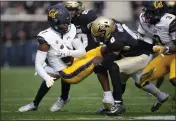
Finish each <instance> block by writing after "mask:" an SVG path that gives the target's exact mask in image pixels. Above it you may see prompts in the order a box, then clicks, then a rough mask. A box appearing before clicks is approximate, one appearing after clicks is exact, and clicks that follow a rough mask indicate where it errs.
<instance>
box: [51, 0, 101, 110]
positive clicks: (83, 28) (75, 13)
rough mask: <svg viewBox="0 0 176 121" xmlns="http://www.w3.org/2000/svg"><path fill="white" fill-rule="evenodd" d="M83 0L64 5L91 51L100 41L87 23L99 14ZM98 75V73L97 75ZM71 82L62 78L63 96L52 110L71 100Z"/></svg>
mask: <svg viewBox="0 0 176 121" xmlns="http://www.w3.org/2000/svg"><path fill="white" fill-rule="evenodd" d="M82 4H83V3H82V2H81V1H64V2H63V5H64V6H65V7H66V8H67V9H68V11H69V13H70V15H71V23H73V24H74V25H75V26H76V30H77V31H76V32H77V36H78V37H79V38H81V41H82V43H83V45H84V47H85V49H86V51H89V50H91V49H94V48H96V47H97V46H98V45H99V43H96V42H95V41H94V39H93V37H92V36H91V32H90V31H89V30H88V28H87V25H88V24H89V23H90V22H92V21H94V20H95V19H96V18H97V14H96V13H95V11H93V10H88V9H84V8H83V6H82ZM97 76H98V75H97ZM70 86H71V85H70V84H68V83H65V82H64V81H63V80H61V96H60V97H59V98H58V99H57V101H56V103H54V104H53V106H52V107H51V111H52V112H55V111H59V110H61V108H63V106H64V105H65V104H67V103H68V101H69V100H70V97H69V90H70Z"/></svg>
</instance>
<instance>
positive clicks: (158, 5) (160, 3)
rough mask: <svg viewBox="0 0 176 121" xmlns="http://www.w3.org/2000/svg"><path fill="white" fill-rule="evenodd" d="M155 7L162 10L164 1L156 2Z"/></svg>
mask: <svg viewBox="0 0 176 121" xmlns="http://www.w3.org/2000/svg"><path fill="white" fill-rule="evenodd" d="M154 7H155V8H156V9H157V8H162V7H163V3H162V1H155V2H154Z"/></svg>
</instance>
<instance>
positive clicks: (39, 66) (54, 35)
mask: <svg viewBox="0 0 176 121" xmlns="http://www.w3.org/2000/svg"><path fill="white" fill-rule="evenodd" d="M48 22H49V23H50V26H51V27H50V28H48V29H46V30H44V31H41V32H40V33H39V34H38V36H37V40H38V42H39V50H38V51H37V54H36V61H35V69H36V71H37V73H38V75H39V76H40V77H41V78H42V79H44V81H43V83H42V85H41V87H40V89H39V91H38V93H37V95H36V98H35V99H34V101H33V102H32V103H31V104H28V105H25V106H23V107H21V108H19V111H20V112H26V111H30V110H36V109H37V107H38V105H39V102H40V101H41V99H42V98H43V97H44V95H45V94H46V93H47V92H48V91H49V89H50V87H51V86H52V85H53V84H54V80H55V78H53V75H54V77H57V78H58V77H61V78H62V79H64V81H65V82H67V83H78V82H80V81H82V80H83V79H84V78H86V77H87V76H88V75H90V74H91V73H92V72H93V69H94V64H93V62H94V58H95V57H96V56H100V57H101V56H102V55H101V51H102V50H103V47H98V48H96V49H92V50H90V51H88V52H87V53H86V51H85V48H84V47H83V44H82V42H81V41H80V38H77V36H76V28H75V26H74V25H73V24H71V18H70V14H69V12H68V10H67V9H66V8H65V7H64V6H63V5H59V4H58V5H54V6H51V7H50V8H49V10H48ZM70 56H72V57H76V58H77V59H76V60H75V61H74V62H73V64H72V65H71V66H68V65H67V64H66V63H65V62H64V60H63V59H62V58H65V57H70ZM45 59H47V60H48V65H49V66H46V67H45V68H44V67H43V64H44V62H45ZM48 73H51V74H52V76H51V75H49V74H48ZM104 84H105V82H104ZM106 85H108V84H105V86H106ZM103 89H104V91H105V92H104V93H105V96H104V102H105V103H108V104H111V103H112V104H113V103H114V100H113V97H112V94H111V91H110V88H109V87H108V86H106V87H104V88H103ZM53 110H54V109H53Z"/></svg>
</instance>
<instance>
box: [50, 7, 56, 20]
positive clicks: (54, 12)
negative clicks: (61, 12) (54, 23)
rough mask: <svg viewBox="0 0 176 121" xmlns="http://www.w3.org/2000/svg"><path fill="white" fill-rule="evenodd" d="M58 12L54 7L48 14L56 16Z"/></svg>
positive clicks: (52, 16)
mask: <svg viewBox="0 0 176 121" xmlns="http://www.w3.org/2000/svg"><path fill="white" fill-rule="evenodd" d="M57 13H58V11H55V10H54V9H51V10H50V11H49V13H48V16H49V17H51V18H53V19H54V18H56V14H57Z"/></svg>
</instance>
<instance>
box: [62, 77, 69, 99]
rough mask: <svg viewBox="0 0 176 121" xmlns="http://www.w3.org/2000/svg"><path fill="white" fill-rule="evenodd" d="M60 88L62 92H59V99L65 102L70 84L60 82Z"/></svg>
mask: <svg viewBox="0 0 176 121" xmlns="http://www.w3.org/2000/svg"><path fill="white" fill-rule="evenodd" d="M61 88H62V90H61V91H62V92H61V98H62V99H63V100H64V101H66V100H67V98H68V95H69V91H70V84H68V83H66V82H64V81H63V80H61Z"/></svg>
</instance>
